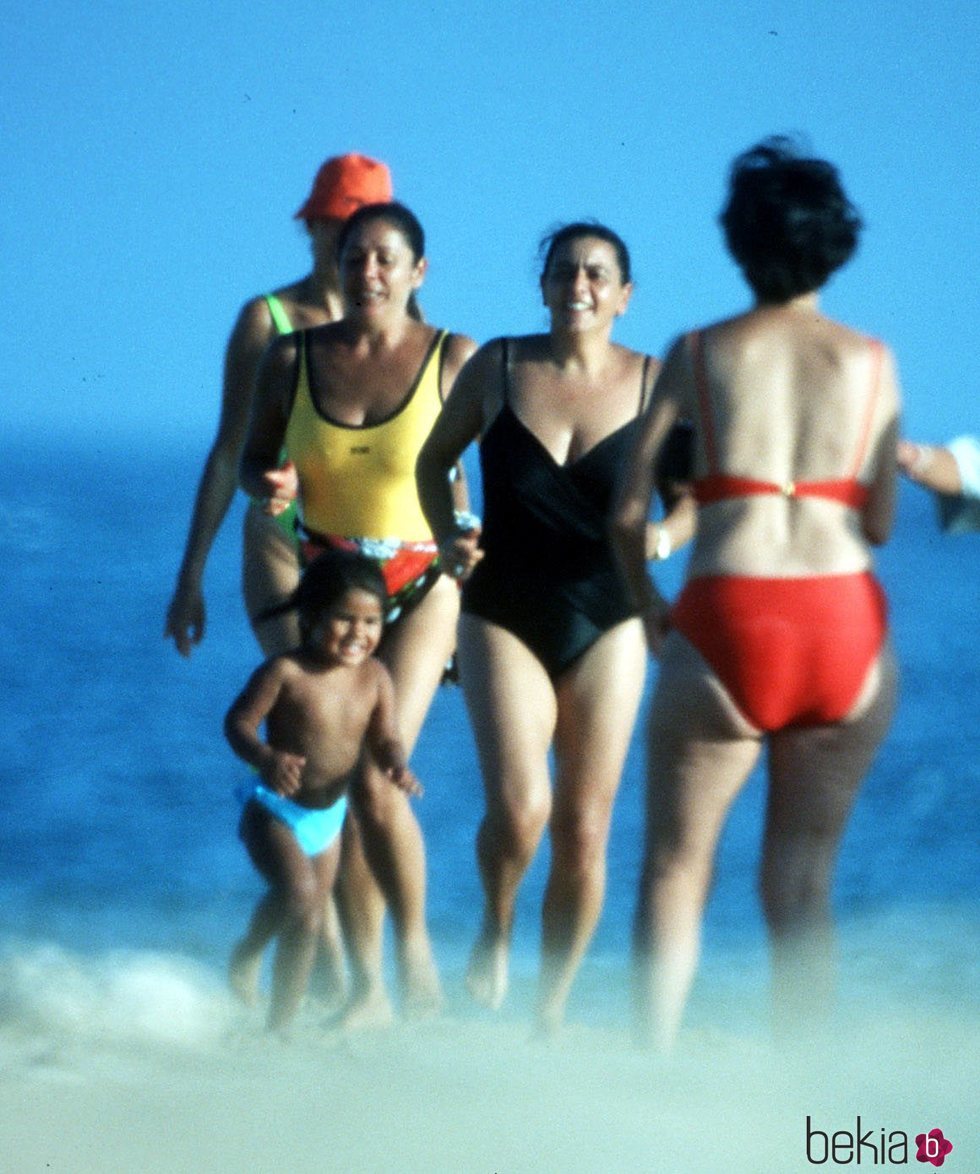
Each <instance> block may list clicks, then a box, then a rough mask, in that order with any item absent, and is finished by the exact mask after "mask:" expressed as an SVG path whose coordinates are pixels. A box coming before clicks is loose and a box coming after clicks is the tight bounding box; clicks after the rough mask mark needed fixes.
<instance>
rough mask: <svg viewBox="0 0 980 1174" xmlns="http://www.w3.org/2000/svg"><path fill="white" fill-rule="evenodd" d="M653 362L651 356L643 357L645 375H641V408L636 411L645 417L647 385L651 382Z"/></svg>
mask: <svg viewBox="0 0 980 1174" xmlns="http://www.w3.org/2000/svg"><path fill="white" fill-rule="evenodd" d="M651 361H652V360H651V358H650V356H649V355H644V356H643V373H642V374H641V375H640V406H639V407H638V408H637V410H636V414H637V415H638V416H642V415H643V409H644V408H645V407H646V404H647V383H648V382H649V378H648V377H649V375H650V363H651Z"/></svg>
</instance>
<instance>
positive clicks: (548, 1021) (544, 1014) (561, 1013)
mask: <svg viewBox="0 0 980 1174" xmlns="http://www.w3.org/2000/svg"><path fill="white" fill-rule="evenodd" d="M564 1023H565V1006H564V1003H563V1004H562V1005H561V1006H560V1007H559V1006H547V1007H546V1006H542V1007H539V1008H538V1011H537V1015H536V1016H535V1019H534V1034H535V1037H536V1038H537V1039H539V1040H553V1039H557V1037H558V1036H559V1035H560V1034H561V1029H562V1027H563V1026H564Z"/></svg>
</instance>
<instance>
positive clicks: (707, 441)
mask: <svg viewBox="0 0 980 1174" xmlns="http://www.w3.org/2000/svg"><path fill="white" fill-rule="evenodd" d="M687 340H688V346H689V347H690V348H691V361H692V362H693V364H694V384H695V386H696V388H697V392H698V406H699V409H700V413H701V430H702V432H703V433H704V453H705V456H706V457H707V460H708V472H709V473H711V474H713V473H717V472H718V450H717V447H716V445H715V425H714V419H713V418H712V415H711V398H710V396H709V394H708V372H707V369H706V368H705V364H704V343H703V340H702V337H701V331H700V330H692V331H691V332H690V334H688V336H687Z"/></svg>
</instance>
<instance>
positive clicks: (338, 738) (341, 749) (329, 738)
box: [266, 654, 382, 807]
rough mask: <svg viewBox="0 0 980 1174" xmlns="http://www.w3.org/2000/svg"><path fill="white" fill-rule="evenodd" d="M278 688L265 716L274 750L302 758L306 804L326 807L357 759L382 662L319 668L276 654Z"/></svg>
mask: <svg viewBox="0 0 980 1174" xmlns="http://www.w3.org/2000/svg"><path fill="white" fill-rule="evenodd" d="M274 671H276V672H277V673H279V674H280V677H281V680H280V689H279V695H278V697H277V699H276V703H275V705H274V706H273V707H272V709H271V710H270V711H269V714H268V716H267V718H266V739H267V741H268V744H269V745H270V746H271V747H272V748H273V749H275V750H281V751H285V752H287V753H290V754H301V755H303V756H304V757H305V758H306V765H305V767H304V768H303V775H302V781H301V784H300V789H299V790H298V791H296V792H295V793H294V794H292V795H291V796H290V798H291V799H293V800H294V801H295V802H297V803H300V804H302V805H303V806H305V807H328V806H330V804H331V803H333V802H334V801H335V800H336V799H337V798H338V796H339V794H340V793H341V792H342V791H344V790H345V789H346V788H347V786H348V785H349V783H350V780H351V777H352V775H353V774H354V771H355V769H356V767H357V764H358V762H359V761H360V757H361V751H362V748H363V746H364V741H365V735H366V734H367V733H368V730H369V727H370V724H371V718H372V716H373V714H374V711H375V708H376V706H377V702H378V691H379V683H380V673H381V672H382V669H381V666H380V665H379V664H378V663H377V662H376V661H374V660H368V661H365V662H364V663H363V664H360V665H357V666H347V665H330V666H319V665H317V664H316V663H315V662H311V661H307V659H306V658H305V657H304V656H302V655H301V654H300V655H295V654H294V655H291V656H284V657H281V658H279V660H278V661H277V662H276V664H275V669H274Z"/></svg>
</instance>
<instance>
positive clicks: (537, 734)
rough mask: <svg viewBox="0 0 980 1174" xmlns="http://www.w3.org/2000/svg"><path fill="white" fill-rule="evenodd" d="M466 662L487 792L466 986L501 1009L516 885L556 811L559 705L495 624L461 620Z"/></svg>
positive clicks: (543, 677)
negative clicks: (554, 747)
mask: <svg viewBox="0 0 980 1174" xmlns="http://www.w3.org/2000/svg"><path fill="white" fill-rule="evenodd" d="M459 662H460V674H461V681H462V685H463V691H464V694H465V696H466V705H467V709H468V710H469V715H470V722H471V724H472V727H473V733H474V736H475V738H476V745H477V750H478V752H479V756H480V768H481V772H482V775H483V788H484V793H485V796H486V813H485V815H484V818H483V821H482V823H481V824H480V830H479V832H478V834H477V859H478V862H479V867H480V876H481V878H482V880H483V889H484V895H485V901H484V912H483V924H482V927H481V930H480V934H479V937H478V938H477V941H476V944H475V946H474V948H473V953H472V956H471V958H470V964H469V970H468V973H467V985H468V986H469V989H470V993H471V994H472V995H473V997H474V998H475V999H477V1000H478V1001H479V1002H481V1003H484V1004H485V1005H487V1006H489V1007H493V1008H497V1007H499V1006H500V1004H501V1003H502V1002H503V1000H504V996H505V995H506V993H507V983H508V954H509V946H510V935H511V929H512V926H513V921H514V903H515V901H516V899H517V890H518V887H519V885H520V883H521V879H522V878H523V876H524V873H525V871H526V870H527V867H528V865H529V864H530V862H531V860H532V859H533V858H534V854H535V852H536V851H537V848H538V844H539V843H540V842H541V836H542V835H543V834H544V829H545V827H546V826H547V822H548V817H549V815H550V813H551V782H550V775H549V770H548V748H549V746H550V745H551V740H552V736H553V734H554V728H555V719H556V715H557V707H556V701H555V693H554V688H553V687H552V683H551V680H550V678H549V677H548V674H547V673H546V672H545V670H544V668H543V667H542V665H541V663H540V661H538V659H537V658H536V657H535V656H534V655H533V654H532V653H531V652H530V650H529V649H528V648H527V647H526V645H524V644H523V643H522V642H521V641H520V640H518V639H517V637H516V636H514V635H512V634H511V633H510V632H508V631H506V630H505V629H503V628H500V627H498V626H497V625H495V624H490V623H486V622H485V621H483V620H480V619H477V618H476V617H475V616H469V615H464V616H463V617H462V618H461V619H460V624H459Z"/></svg>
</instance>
